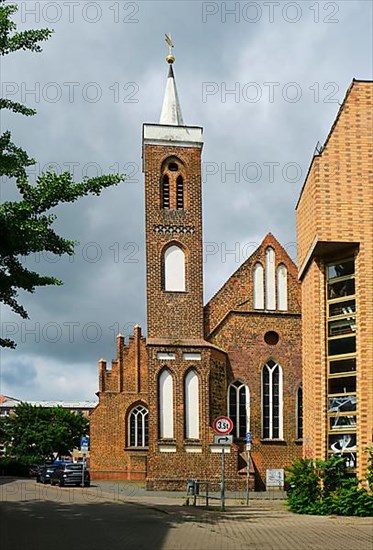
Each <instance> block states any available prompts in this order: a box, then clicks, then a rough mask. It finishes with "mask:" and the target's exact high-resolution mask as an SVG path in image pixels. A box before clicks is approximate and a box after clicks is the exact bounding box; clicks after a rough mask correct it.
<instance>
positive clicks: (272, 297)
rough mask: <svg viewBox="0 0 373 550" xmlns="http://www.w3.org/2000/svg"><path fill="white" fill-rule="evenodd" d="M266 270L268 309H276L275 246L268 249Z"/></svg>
mask: <svg viewBox="0 0 373 550" xmlns="http://www.w3.org/2000/svg"><path fill="white" fill-rule="evenodd" d="M265 258H266V259H265V263H266V270H265V279H266V285H265V293H266V309H276V281H275V279H276V275H275V273H276V270H275V251H274V250H273V248H271V247H268V248H267V249H266V257H265Z"/></svg>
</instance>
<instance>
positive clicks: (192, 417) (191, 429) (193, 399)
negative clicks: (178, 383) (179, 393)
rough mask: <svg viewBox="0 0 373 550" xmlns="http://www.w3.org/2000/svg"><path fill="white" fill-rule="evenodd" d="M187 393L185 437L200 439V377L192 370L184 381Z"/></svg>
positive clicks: (185, 392) (185, 393)
mask: <svg viewBox="0 0 373 550" xmlns="http://www.w3.org/2000/svg"><path fill="white" fill-rule="evenodd" d="M184 395H185V437H186V438H187V439H199V378H198V374H197V373H196V371H195V370H193V369H192V370H190V371H189V372H188V374H187V375H186V377H185V381H184Z"/></svg>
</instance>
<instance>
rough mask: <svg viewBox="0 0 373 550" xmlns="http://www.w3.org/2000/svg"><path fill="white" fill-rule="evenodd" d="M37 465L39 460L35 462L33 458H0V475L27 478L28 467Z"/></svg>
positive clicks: (35, 459)
mask: <svg viewBox="0 0 373 550" xmlns="http://www.w3.org/2000/svg"><path fill="white" fill-rule="evenodd" d="M38 463H40V460H37V458H36V457H34V456H29V457H22V458H12V457H2V458H0V475H1V476H15V477H28V475H29V469H30V467H31V466H32V465H33V464H38Z"/></svg>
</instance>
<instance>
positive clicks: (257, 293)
mask: <svg viewBox="0 0 373 550" xmlns="http://www.w3.org/2000/svg"><path fill="white" fill-rule="evenodd" d="M254 309H264V278H263V266H262V264H260V263H259V262H258V263H256V264H255V267H254Z"/></svg>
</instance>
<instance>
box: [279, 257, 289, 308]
mask: <svg viewBox="0 0 373 550" xmlns="http://www.w3.org/2000/svg"><path fill="white" fill-rule="evenodd" d="M277 307H278V309H279V310H280V311H286V310H287V309H288V270H287V269H286V266H285V265H284V264H280V265H279V266H278V268H277Z"/></svg>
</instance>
